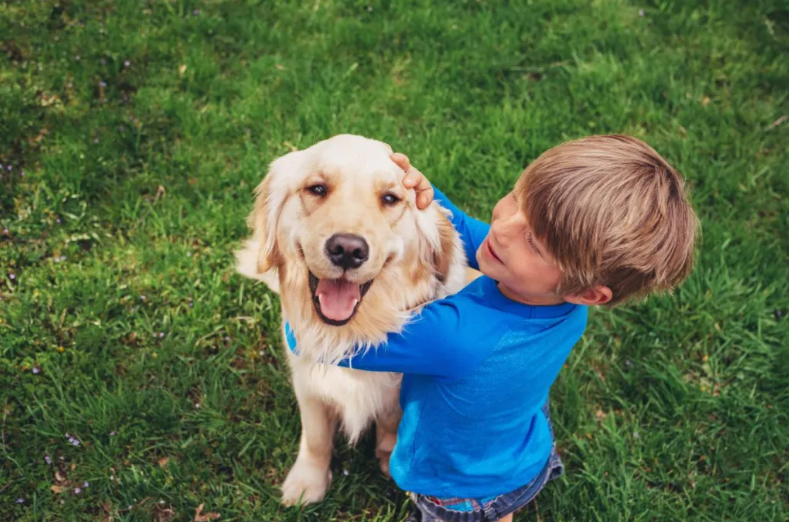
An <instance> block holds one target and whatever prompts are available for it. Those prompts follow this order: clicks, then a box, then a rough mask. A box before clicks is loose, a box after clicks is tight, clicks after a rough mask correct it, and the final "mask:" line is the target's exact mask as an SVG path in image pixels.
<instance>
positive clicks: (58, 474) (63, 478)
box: [55, 471, 66, 482]
mask: <svg viewBox="0 0 789 522" xmlns="http://www.w3.org/2000/svg"><path fill="white" fill-rule="evenodd" d="M55 480H57V481H58V482H63V481H64V480H66V478H65V477H64V476H63V475H61V474H60V472H59V471H56V472H55Z"/></svg>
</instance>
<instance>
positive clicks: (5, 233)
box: [3, 228, 8, 236]
mask: <svg viewBox="0 0 789 522" xmlns="http://www.w3.org/2000/svg"><path fill="white" fill-rule="evenodd" d="M3 234H4V235H6V236H7V235H8V229H7V228H4V229H3Z"/></svg>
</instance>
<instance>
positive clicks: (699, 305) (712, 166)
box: [0, 0, 789, 522]
mask: <svg viewBox="0 0 789 522" xmlns="http://www.w3.org/2000/svg"><path fill="white" fill-rule="evenodd" d="M640 10H643V11H642V12H641V13H640V12H639V11H640ZM0 42H1V45H2V49H1V50H2V52H0V163H2V164H3V166H4V170H3V171H2V174H0V297H1V298H2V300H0V319H2V323H0V407H2V421H1V423H2V446H0V451H1V453H0V463H1V464H2V465H0V520H3V521H5V520H19V521H40V520H113V521H129V520H141V521H142V520H156V521H160V522H161V521H166V520H170V519H172V520H192V518H193V516H194V510H195V509H196V508H197V506H198V505H200V504H204V505H205V507H204V512H217V513H220V514H221V516H222V518H221V520H223V521H229V520H250V521H251V520H255V521H290V520H293V521H296V520H300V521H301V520H303V521H332V520H337V521H347V520H354V521H362V520H367V521H372V520H377V521H389V520H401V519H402V518H403V516H404V513H405V509H406V507H407V502H406V500H405V496H404V495H403V494H402V493H400V492H398V491H397V490H396V488H394V487H393V485H392V484H391V483H390V482H387V481H386V480H384V479H383V478H382V477H381V476H380V474H379V472H378V469H377V465H376V463H375V462H374V459H373V458H372V441H371V439H370V438H369V437H368V438H366V439H364V440H363V441H362V443H361V444H360V445H359V446H358V447H357V448H348V447H347V446H346V445H344V444H343V443H342V442H341V441H339V443H338V449H337V452H336V458H335V461H334V463H333V469H334V477H335V480H334V484H333V486H332V489H331V491H330V493H329V495H328V497H327V499H326V500H325V501H324V502H323V503H321V504H319V505H317V506H314V507H309V508H307V509H305V510H303V511H300V510H297V509H284V508H281V507H280V506H279V504H278V489H277V485H278V484H279V483H280V482H281V481H282V479H283V477H284V475H285V473H286V471H287V469H288V468H289V466H290V465H291V464H292V462H293V459H294V456H295V453H296V449H297V443H298V433H299V418H298V414H297V410H296V403H295V400H294V397H293V394H292V392H291V390H290V388H289V385H288V376H287V371H286V368H285V365H284V360H283V354H282V349H281V348H280V338H279V333H278V331H277V328H276V325H277V321H278V314H279V304H278V301H277V300H276V298H275V297H273V296H272V295H270V294H269V293H267V291H266V290H265V289H264V288H263V287H261V286H254V285H252V284H250V282H248V281H245V280H243V279H242V278H240V277H239V276H237V275H235V274H234V273H233V269H232V263H233V259H232V250H233V248H234V247H235V246H236V245H237V243H238V241H239V240H240V239H241V238H243V237H244V236H245V235H246V229H245V222H244V218H245V215H246V213H247V212H248V210H249V209H250V205H251V189H252V187H253V186H254V185H255V184H256V183H257V182H258V181H259V180H260V179H261V177H262V176H263V174H264V173H265V171H266V166H267V164H268V162H270V161H271V160H272V159H274V158H275V157H277V156H279V155H281V154H283V153H285V152H287V151H288V150H290V148H291V147H294V146H295V147H306V146H308V145H310V144H312V143H314V142H316V141H318V140H320V139H323V138H326V137H329V136H331V135H334V134H338V133H346V132H350V133H358V134H364V135H367V136H370V137H375V138H377V139H380V140H384V141H387V142H389V143H390V144H392V146H393V147H394V148H395V149H396V150H400V151H403V152H406V153H407V154H409V155H410V156H411V158H412V160H413V162H414V163H415V164H416V165H417V166H418V167H420V168H421V169H422V170H423V171H424V172H426V173H427V174H428V175H429V176H430V178H431V179H432V181H433V182H435V183H436V184H437V185H438V186H440V187H441V188H442V189H444V190H445V191H446V192H447V193H448V194H449V195H450V196H451V197H452V198H453V199H454V200H455V201H456V202H457V203H458V204H460V205H461V206H463V207H464V208H466V209H467V210H468V211H469V212H470V213H472V214H475V215H477V216H480V217H483V218H486V217H487V216H489V213H490V210H491V209H492V206H493V204H494V203H495V201H496V199H497V198H498V197H499V196H500V195H502V194H503V193H505V191H507V190H508V187H509V186H510V185H511V184H512V183H513V181H514V180H515V179H516V177H517V176H518V174H519V173H520V171H521V169H522V168H523V167H524V166H525V165H526V164H528V162H529V161H531V160H533V159H534V158H536V157H537V156H538V155H539V154H540V153H541V152H542V151H544V150H545V149H547V148H549V147H551V146H553V145H555V144H557V143H559V142H561V141H563V140H566V139H569V138H575V137H579V136H583V135H587V134H591V133H604V132H624V133H630V134H634V135H636V136H639V137H641V138H643V139H645V140H647V141H648V142H649V143H650V144H652V145H653V146H654V147H656V148H657V149H658V150H659V151H660V152H661V153H662V154H663V155H664V156H665V157H666V158H668V159H669V161H670V162H672V163H673V164H674V165H675V166H676V167H678V168H679V169H680V170H681V171H682V172H683V173H685V175H686V176H687V177H688V178H689V180H690V181H691V183H692V186H693V200H694V203H695V205H696V207H697V209H698V212H699V214H700V216H701V218H702V223H703V225H702V226H703V241H702V242H701V244H700V250H699V255H698V264H697V267H696V270H695V272H694V274H693V275H692V277H691V278H690V280H689V281H688V282H687V283H686V284H685V285H684V286H683V287H682V288H681V289H680V290H679V291H677V292H676V293H675V295H674V296H673V297H663V298H655V299H652V300H650V301H649V302H647V303H644V304H638V305H634V306H630V307H626V308H621V309H618V310H615V311H607V310H597V311H594V312H593V313H592V315H591V322H590V326H589V329H588V332H587V335H586V336H585V338H584V340H583V341H582V342H581V343H580V345H579V346H578V347H577V349H576V350H575V351H574V353H573V355H572V356H571V358H570V360H569V362H568V367H567V368H566V369H565V371H564V372H563V373H562V375H561V376H560V378H559V381H558V382H557V384H556V386H555V387H554V392H553V410H554V418H555V422H556V425H557V436H558V439H559V445H560V448H561V450H562V452H563V456H564V460H565V463H566V465H567V474H566V475H565V476H564V478H563V479H561V480H559V481H556V482H555V483H552V484H551V485H550V486H549V487H548V488H547V489H546V490H545V491H544V492H543V493H541V494H540V496H539V497H538V500H537V502H536V503H535V504H534V505H532V506H531V507H529V508H528V509H526V510H525V511H524V512H523V513H522V514H520V515H519V516H518V517H517V520H520V521H527V520H530V521H549V520H553V521H571V520H600V521H616V520H661V521H662V520H672V521H673V520H703V521H720V520H753V521H767V520H770V521H773V520H774V521H782V520H786V519H787V518H789V486H787V484H788V483H789V477H788V476H787V475H788V474H789V464H787V462H789V451H788V448H789V341H787V339H789V320H788V319H787V315H788V312H789V269H788V268H787V267H788V266H789V235H787V230H789V175H788V174H787V172H789V156H788V155H787V153H786V151H787V149H788V148H789V121H787V119H786V116H787V114H789V5H787V4H786V3H785V2H784V1H782V0H754V1H748V2H745V1H743V2H735V1H730V0H720V1H696V0H663V1H661V0H657V1H654V0H643V1H642V2H635V1H633V2H631V1H625V0H595V1H583V0H531V1H520V2H499V1H494V0H480V1H473V0H469V1H461V0H458V1H453V2H442V3H438V2H436V3H435V4H431V3H430V2H427V1H414V2H405V1H404V2H394V1H384V2H371V3H367V2H339V1H337V0H314V1H310V2H296V1H294V2H274V1H256V0H247V1H241V0H237V1H211V2H196V1H189V0H183V1H155V2H154V1H152V0H149V1H138V0H115V1H106V0H101V1H97V0H91V1H87V0H61V1H60V2H59V3H57V2H55V1H53V0H41V1H39V0H31V1H27V2H13V1H12V2H10V3H8V2H6V3H2V4H0ZM127 61H128V64H127V63H126V62H127ZM7 165H12V170H7V169H6V166H7ZM23 169H24V171H25V175H24V176H22V175H21V172H22V170H23ZM66 433H68V434H69V435H71V436H72V437H76V438H77V439H78V440H79V441H80V445H79V446H74V445H72V444H71V443H69V440H68V438H67V437H66V435H65V434H66ZM47 455H49V456H50V458H51V460H52V462H53V463H52V465H49V464H47V462H46V461H45V456H47ZM168 458H169V461H167V462H166V463H165V462H164V460H162V459H168ZM344 470H346V471H349V473H348V474H347V475H346V474H345V473H343V471H344ZM85 481H87V482H89V483H90V485H89V487H87V488H83V491H82V492H81V493H80V494H75V493H74V488H75V487H77V486H80V485H82V484H83V483H84V482H85ZM52 486H61V487H63V488H64V490H63V491H62V492H60V493H55V492H53V490H52ZM18 498H23V499H25V502H24V503H23V504H17V503H16V500H17V499H18ZM108 517H111V518H108Z"/></svg>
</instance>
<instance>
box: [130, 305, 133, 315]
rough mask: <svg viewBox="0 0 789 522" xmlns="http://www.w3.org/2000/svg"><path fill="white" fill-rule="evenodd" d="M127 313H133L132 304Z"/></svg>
mask: <svg viewBox="0 0 789 522" xmlns="http://www.w3.org/2000/svg"><path fill="white" fill-rule="evenodd" d="M129 313H130V314H133V313H134V307H133V306H132V307H131V308H129Z"/></svg>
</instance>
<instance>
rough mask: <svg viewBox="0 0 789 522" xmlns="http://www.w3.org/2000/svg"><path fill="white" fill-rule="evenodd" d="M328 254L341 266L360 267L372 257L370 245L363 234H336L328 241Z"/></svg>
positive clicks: (334, 263)
mask: <svg viewBox="0 0 789 522" xmlns="http://www.w3.org/2000/svg"><path fill="white" fill-rule="evenodd" d="M326 256H328V258H329V259H330V260H331V262H332V264H333V265H335V266H339V267H341V268H345V269H348V268H359V267H360V266H362V265H363V264H364V262H365V261H367V258H368V257H370V247H369V246H368V245H367V241H365V240H364V238H363V237H361V236H355V235H353V234H334V235H333V236H332V237H330V238H329V240H328V241H326Z"/></svg>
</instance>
